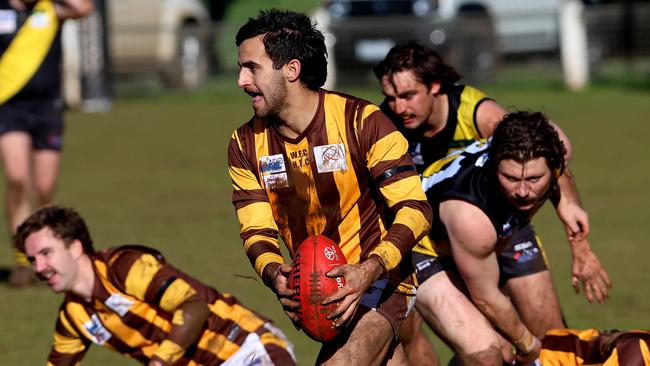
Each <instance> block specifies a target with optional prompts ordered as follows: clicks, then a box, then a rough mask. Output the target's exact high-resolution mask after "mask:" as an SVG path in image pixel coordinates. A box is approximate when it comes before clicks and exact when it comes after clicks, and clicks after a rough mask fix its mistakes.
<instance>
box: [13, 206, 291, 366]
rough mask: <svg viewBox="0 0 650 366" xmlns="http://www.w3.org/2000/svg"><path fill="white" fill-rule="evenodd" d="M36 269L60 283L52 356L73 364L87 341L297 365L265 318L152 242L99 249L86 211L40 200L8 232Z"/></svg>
mask: <svg viewBox="0 0 650 366" xmlns="http://www.w3.org/2000/svg"><path fill="white" fill-rule="evenodd" d="M14 244H15V245H16V246H17V247H18V249H20V250H23V251H24V252H25V253H26V255H27V258H28V259H29V261H30V262H31V264H32V268H33V270H34V272H35V273H36V274H37V276H38V277H39V278H40V279H41V280H43V281H44V282H46V283H47V285H48V286H49V287H50V288H51V289H52V290H53V291H54V292H57V293H58V292H65V299H64V301H63V305H62V306H61V308H60V309H59V317H58V320H57V323H56V331H55V334H54V344H53V346H52V350H51V351H50V355H49V357H48V365H54V366H63V365H70V366H72V365H77V364H78V363H79V362H80V361H81V359H82V358H83V356H84V355H85V353H86V351H87V350H88V348H89V346H90V344H91V342H92V343H95V344H98V345H100V346H104V347H107V348H110V349H113V350H115V351H117V352H120V353H122V354H124V355H126V356H129V357H131V358H134V359H136V360H138V361H139V362H140V363H142V364H143V365H148V366H159V365H160V366H161V365H172V364H177V363H179V364H183V365H185V364H188V363H189V364H192V365H231V366H234V365H283V366H284V365H294V364H295V361H294V356H293V353H292V346H291V344H290V343H289V342H288V341H287V340H286V339H285V337H284V335H283V334H282V332H281V331H280V330H278V329H277V328H275V327H274V326H272V325H271V324H270V323H269V322H268V320H266V319H265V318H263V317H262V316H260V315H258V314H256V313H254V312H253V311H251V310H249V309H247V308H245V307H244V306H243V305H241V304H240V303H239V301H238V300H237V299H235V298H234V297H232V296H231V295H228V294H225V293H220V292H218V291H217V290H215V289H214V288H211V287H209V286H207V285H205V284H203V283H201V282H199V281H198V280H196V279H194V278H192V277H190V276H188V275H187V274H185V273H184V272H182V271H180V270H179V269H177V268H175V267H173V266H172V265H171V264H169V263H167V262H166V261H165V259H164V258H163V257H162V255H161V254H160V253H159V252H157V251H156V250H154V249H151V248H147V247H144V246H136V245H126V246H119V247H112V248H107V249H103V250H101V251H98V252H95V250H94V248H93V242H92V239H91V237H90V234H89V232H88V229H87V227H86V224H85V222H84V220H83V219H82V218H81V217H80V216H79V214H78V213H77V212H76V211H74V210H72V209H68V208H61V207H57V206H51V207H46V208H42V209H40V210H38V211H37V212H35V213H34V214H32V215H31V216H30V217H29V218H27V220H26V221H25V222H23V223H22V224H21V225H20V226H19V227H18V230H17V233H16V235H15V237H14Z"/></svg>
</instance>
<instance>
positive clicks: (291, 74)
mask: <svg viewBox="0 0 650 366" xmlns="http://www.w3.org/2000/svg"><path fill="white" fill-rule="evenodd" d="M301 68H302V65H301V64H300V61H298V60H297V59H293V60H290V61H289V62H287V64H286V65H284V69H285V73H284V75H285V76H286V78H287V80H288V81H289V82H290V83H292V82H294V81H297V80H298V78H299V77H300V70H301Z"/></svg>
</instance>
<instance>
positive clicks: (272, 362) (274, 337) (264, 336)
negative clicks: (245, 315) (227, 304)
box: [221, 323, 296, 366]
mask: <svg viewBox="0 0 650 366" xmlns="http://www.w3.org/2000/svg"><path fill="white" fill-rule="evenodd" d="M221 365H222V366H243V365H247V366H253V365H255V366H284V365H288V366H294V365H296V357H295V356H294V354H293V345H291V343H289V341H288V340H287V338H286V337H285V336H284V334H283V333H282V331H281V330H280V329H278V328H276V327H275V326H273V325H272V324H270V323H265V324H264V325H262V326H261V327H259V329H258V330H257V331H256V332H255V333H250V334H249V335H248V336H247V337H246V339H245V340H244V343H242V345H241V346H240V348H239V350H237V352H235V353H234V354H233V355H232V356H230V357H228V359H227V360H226V361H225V362H223V363H222V364H221Z"/></svg>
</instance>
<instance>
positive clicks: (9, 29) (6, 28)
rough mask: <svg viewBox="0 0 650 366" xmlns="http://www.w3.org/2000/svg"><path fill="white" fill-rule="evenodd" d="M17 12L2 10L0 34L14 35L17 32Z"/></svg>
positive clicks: (0, 12)
mask: <svg viewBox="0 0 650 366" xmlns="http://www.w3.org/2000/svg"><path fill="white" fill-rule="evenodd" d="M16 18H17V16H16V11H15V10H0V34H12V33H15V32H16V27H17V23H16Z"/></svg>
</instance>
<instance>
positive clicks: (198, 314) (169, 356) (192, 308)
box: [152, 295, 210, 365]
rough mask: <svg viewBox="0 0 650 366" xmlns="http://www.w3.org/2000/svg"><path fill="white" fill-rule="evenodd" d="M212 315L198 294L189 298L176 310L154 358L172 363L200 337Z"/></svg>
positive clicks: (166, 363) (167, 363)
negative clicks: (168, 330) (169, 327)
mask: <svg viewBox="0 0 650 366" xmlns="http://www.w3.org/2000/svg"><path fill="white" fill-rule="evenodd" d="M209 315H210V309H209V308H208V305H207V304H206V302H205V301H204V300H203V299H201V298H200V297H199V296H198V295H195V296H194V297H192V298H190V299H188V300H187V301H185V302H184V303H183V304H181V306H179V307H178V309H176V311H174V315H173V317H172V329H171V331H170V332H169V336H168V337H167V338H166V339H165V340H164V341H163V342H162V343H161V344H160V347H159V348H158V350H156V352H155V353H154V356H153V358H152V359H153V360H159V361H161V362H163V364H165V365H171V364H173V363H174V362H176V361H177V360H178V359H179V358H181V357H182V356H183V354H184V353H185V350H187V348H188V347H190V346H191V345H192V344H193V343H194V342H196V340H197V339H198V338H199V336H200V335H201V333H202V331H203V325H204V324H205V322H206V321H207V319H208V316H209Z"/></svg>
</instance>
